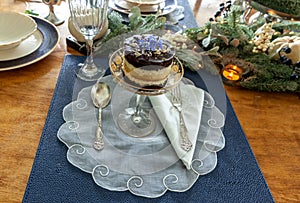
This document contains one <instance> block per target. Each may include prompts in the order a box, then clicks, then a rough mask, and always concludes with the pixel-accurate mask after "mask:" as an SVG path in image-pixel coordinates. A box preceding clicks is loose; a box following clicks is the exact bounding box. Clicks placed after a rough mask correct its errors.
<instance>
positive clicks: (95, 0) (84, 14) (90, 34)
mask: <svg viewBox="0 0 300 203" xmlns="http://www.w3.org/2000/svg"><path fill="white" fill-rule="evenodd" d="M108 1H109V0H69V1H68V2H69V9H70V14H71V20H72V22H73V24H74V27H75V28H76V29H77V31H79V32H80V33H81V34H82V35H83V36H84V39H85V42H86V45H87V59H86V60H85V62H84V64H82V65H81V67H80V69H79V70H78V72H77V77H79V78H80V79H82V80H85V81H94V80H98V79H99V78H100V77H102V76H103V75H104V73H105V69H103V68H101V67H97V66H96V64H95V63H94V59H93V40H94V38H95V36H96V35H97V34H98V33H99V32H100V31H101V29H103V27H104V24H105V21H106V18H107V7H108Z"/></svg>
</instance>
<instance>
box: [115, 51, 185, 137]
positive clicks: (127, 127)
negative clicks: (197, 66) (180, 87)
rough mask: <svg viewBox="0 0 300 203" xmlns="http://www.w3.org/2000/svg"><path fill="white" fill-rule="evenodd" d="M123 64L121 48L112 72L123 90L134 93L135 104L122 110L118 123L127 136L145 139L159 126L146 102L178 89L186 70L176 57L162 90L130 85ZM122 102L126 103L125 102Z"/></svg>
mask: <svg viewBox="0 0 300 203" xmlns="http://www.w3.org/2000/svg"><path fill="white" fill-rule="evenodd" d="M123 64H124V57H123V49H122V48H121V49H119V50H117V51H115V52H114V53H113V54H112V56H111V57H110V60H109V66H110V72H111V74H112V76H113V77H114V79H115V80H116V81H117V82H118V84H119V85H120V86H121V87H122V88H124V89H126V90H129V91H130V92H133V93H134V94H135V95H134V96H133V98H132V99H133V100H132V101H133V102H132V103H131V102H130V106H129V107H127V108H125V109H121V111H120V112H119V113H118V115H117V116H118V117H117V119H116V121H117V124H118V126H119V128H120V129H121V130H122V131H123V132H124V133H125V134H127V135H129V136H132V137H145V136H148V135H150V134H151V133H152V132H153V131H155V129H156V126H157V123H156V117H155V115H154V113H153V111H151V108H150V109H149V108H145V106H146V103H145V100H146V99H147V97H149V96H155V95H161V94H164V93H167V92H168V91H170V90H171V89H173V88H174V87H176V85H177V84H178V83H179V82H180V81H181V79H182V77H183V73H184V70H183V67H182V64H181V62H180V61H179V60H178V59H177V58H176V57H175V60H174V62H173V64H172V72H171V73H170V75H169V76H168V79H167V81H166V84H165V85H164V86H163V87H161V88H151V87H149V88H147V87H141V86H139V85H134V84H131V83H128V81H127V80H126V77H124V75H123V71H122V69H123ZM120 100H121V99H120ZM120 102H122V103H126V102H124V101H120ZM120 105H121V104H120Z"/></svg>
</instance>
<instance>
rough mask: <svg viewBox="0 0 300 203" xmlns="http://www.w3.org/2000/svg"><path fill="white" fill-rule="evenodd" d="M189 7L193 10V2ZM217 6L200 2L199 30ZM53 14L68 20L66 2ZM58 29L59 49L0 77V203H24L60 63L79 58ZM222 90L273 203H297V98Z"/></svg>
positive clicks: (19, 5) (13, 5) (3, 4)
mask: <svg viewBox="0 0 300 203" xmlns="http://www.w3.org/2000/svg"><path fill="white" fill-rule="evenodd" d="M189 1H190V3H191V5H192V7H193V6H194V5H196V4H195V3H196V0H189ZM219 2H220V0H215V1H210V0H203V1H202V4H201V6H200V8H199V9H195V16H196V18H197V21H198V23H199V25H201V24H202V23H203V22H205V20H206V19H208V18H209V17H210V15H211V13H212V12H214V11H215V10H214V7H216V5H218V3H219ZM36 6H37V7H38V8H39V12H40V13H42V14H45V13H47V11H48V8H47V6H46V5H43V4H39V3H37V4H34V5H33V3H31V7H32V8H35V7H36ZM196 6H197V5H196ZM25 9H26V5H25V3H24V2H22V1H14V0H2V1H0V10H1V11H3V10H15V11H20V12H24V10H25ZM55 10H56V11H57V13H58V14H60V15H62V16H63V15H65V16H64V17H65V18H66V15H67V14H66V13H67V12H65V11H66V10H67V5H66V3H65V2H62V4H61V5H60V6H59V7H55ZM58 29H59V31H60V33H61V39H60V43H59V45H58V46H57V47H56V49H55V50H54V52H53V53H52V54H51V55H49V56H48V57H46V58H45V59H43V60H41V61H39V62H37V63H35V64H32V65H29V66H27V67H23V68H20V69H16V70H10V71H0V102H1V105H0V146H1V147H0V154H1V155H0V156H1V157H0V202H21V201H22V198H23V194H24V191H25V188H26V185H27V181H28V177H29V174H30V171H31V167H32V163H33V160H34V157H35V153H36V150H37V146H38V144H39V140H40V136H41V133H42V130H43V126H44V123H45V119H46V116H47V112H48V109H49V105H50V102H51V99H52V95H53V91H54V88H55V85H56V81H57V77H58V74H59V71H60V68H61V65H62V61H63V57H64V56H65V54H67V53H71V54H78V53H77V52H75V51H74V50H71V49H68V48H67V47H66V42H65V38H66V36H67V35H68V34H69V32H68V30H67V23H66V22H65V23H64V24H62V25H61V26H58ZM225 89H226V92H227V94H228V96H229V98H230V101H231V103H232V105H233V107H234V110H235V112H236V114H237V116H238V119H239V121H240V123H241V125H242V127H243V130H244V132H245V134H246V136H247V138H248V140H249V142H250V145H251V147H252V150H253V152H254V154H255V156H256V158H257V160H258V163H259V165H260V167H261V169H262V172H263V174H264V176H265V178H266V180H267V183H268V185H269V187H270V190H271V192H272V194H273V196H274V198H275V200H276V202H299V201H300V195H299V194H300V167H299V163H300V161H299V159H300V150H299V147H300V105H299V102H300V99H299V95H297V94H289V93H266V92H255V91H249V90H245V89H242V88H238V87H228V86H227V87H225ZM245 192H247V191H245Z"/></svg>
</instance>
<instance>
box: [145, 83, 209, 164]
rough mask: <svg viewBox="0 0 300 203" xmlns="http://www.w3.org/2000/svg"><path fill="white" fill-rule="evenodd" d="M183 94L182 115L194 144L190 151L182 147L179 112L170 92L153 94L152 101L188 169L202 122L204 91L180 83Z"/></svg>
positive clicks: (178, 154)
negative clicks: (172, 101)
mask: <svg viewBox="0 0 300 203" xmlns="http://www.w3.org/2000/svg"><path fill="white" fill-rule="evenodd" d="M180 88H181V95H182V115H183V118H184V121H185V124H186V128H187V135H188V137H189V139H190V141H191V142H192V144H193V147H192V149H191V150H190V151H188V152H187V151H185V150H183V149H182V148H181V146H180V142H181V136H180V119H179V113H178V111H177V110H176V108H174V107H173V105H172V103H171V95H170V93H167V94H163V95H158V96H151V97H150V101H151V103H152V106H153V109H154V110H155V112H156V114H157V116H158V118H159V120H160V122H161V124H162V126H163V127H164V129H165V131H166V134H167V136H168V138H169V140H170V142H171V144H172V146H173V148H174V150H175V152H176V154H177V156H178V157H179V159H181V160H182V162H183V163H184V165H185V166H186V168H187V169H190V168H191V164H192V159H193V156H194V151H195V146H196V141H197V136H198V131H199V127H200V122H201V115H202V108H203V101H204V91H203V90H202V89H199V88H197V87H195V86H192V85H186V84H183V83H180Z"/></svg>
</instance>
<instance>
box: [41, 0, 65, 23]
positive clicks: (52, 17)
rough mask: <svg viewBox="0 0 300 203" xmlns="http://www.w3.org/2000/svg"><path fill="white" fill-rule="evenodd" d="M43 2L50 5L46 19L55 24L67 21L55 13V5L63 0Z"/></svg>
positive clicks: (45, 0) (44, 0)
mask: <svg viewBox="0 0 300 203" xmlns="http://www.w3.org/2000/svg"><path fill="white" fill-rule="evenodd" d="M43 3H44V4H46V5H48V6H49V14H48V16H46V17H45V19H46V20H48V21H50V22H51V23H53V24H54V25H60V24H62V23H63V22H65V20H63V19H59V18H58V17H57V16H56V15H55V13H54V6H53V5H59V4H60V3H61V0H43Z"/></svg>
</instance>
